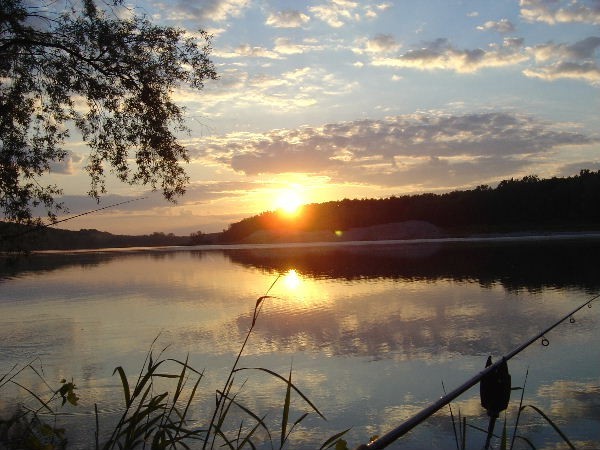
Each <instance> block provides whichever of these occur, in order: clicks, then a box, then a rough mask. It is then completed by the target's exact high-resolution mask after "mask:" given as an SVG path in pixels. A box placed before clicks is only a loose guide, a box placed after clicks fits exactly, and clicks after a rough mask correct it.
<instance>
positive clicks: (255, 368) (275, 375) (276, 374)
mask: <svg viewBox="0 0 600 450" xmlns="http://www.w3.org/2000/svg"><path fill="white" fill-rule="evenodd" d="M242 370H259V371H262V372H266V373H268V374H270V375H272V376H274V377H275V378H278V379H280V380H281V381H283V382H284V383H288V380H287V379H285V378H284V377H282V376H281V375H279V374H278V373H277V372H274V371H272V370H270V369H265V368H264V367H240V368H239V369H236V372H239V371H242ZM289 386H290V387H291V388H292V389H293V390H294V392H296V393H297V394H298V395H299V396H300V397H302V399H303V400H304V401H305V402H306V403H307V404H308V405H309V406H310V407H311V408H312V410H313V411H314V412H316V413H317V414H318V415H319V416H320V417H321V418H322V419H323V420H327V419H326V418H325V416H324V415H323V414H322V413H321V411H319V409H318V408H317V407H316V406H315V405H314V404H313V403H312V402H311V401H310V400H309V399H308V397H306V395H304V394H303V393H302V391H301V390H300V389H298V388H297V387H296V385H295V384H294V383H291V381H290V382H289Z"/></svg>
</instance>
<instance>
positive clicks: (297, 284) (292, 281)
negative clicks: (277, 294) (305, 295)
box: [283, 269, 302, 291]
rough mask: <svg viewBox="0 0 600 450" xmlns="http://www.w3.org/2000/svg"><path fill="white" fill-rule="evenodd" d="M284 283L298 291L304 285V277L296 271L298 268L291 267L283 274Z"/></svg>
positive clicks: (290, 288) (288, 287)
mask: <svg viewBox="0 0 600 450" xmlns="http://www.w3.org/2000/svg"><path fill="white" fill-rule="evenodd" d="M283 284H284V285H285V287H286V288H287V289H289V290H292V291H297V290H299V289H300V288H301V287H302V278H301V277H300V275H299V274H298V272H296V269H290V270H288V271H287V273H286V274H285V275H284V276H283Z"/></svg>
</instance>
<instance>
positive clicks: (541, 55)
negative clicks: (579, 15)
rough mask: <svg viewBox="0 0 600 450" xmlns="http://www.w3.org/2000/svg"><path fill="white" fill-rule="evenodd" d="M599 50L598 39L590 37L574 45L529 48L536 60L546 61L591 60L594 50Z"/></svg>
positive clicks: (599, 38)
mask: <svg viewBox="0 0 600 450" xmlns="http://www.w3.org/2000/svg"><path fill="white" fill-rule="evenodd" d="M598 48H600V37H598V36H591V37H588V38H586V39H583V40H581V41H578V42H576V43H574V44H571V45H568V44H553V43H548V44H541V45H537V46H535V47H532V48H531V51H532V53H533V55H534V56H535V58H536V60H539V61H547V60H551V59H558V60H561V61H564V60H585V59H593V58H594V54H595V52H596V50H598Z"/></svg>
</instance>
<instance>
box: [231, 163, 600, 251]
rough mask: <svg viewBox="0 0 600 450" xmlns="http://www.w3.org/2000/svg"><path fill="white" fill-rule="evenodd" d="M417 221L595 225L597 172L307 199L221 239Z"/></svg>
mask: <svg viewBox="0 0 600 450" xmlns="http://www.w3.org/2000/svg"><path fill="white" fill-rule="evenodd" d="M409 220H421V221H427V222H431V223H432V224H434V225H436V226H438V227H440V228H443V229H444V230H446V231H448V232H450V233H461V232H470V233H473V232H481V233H486V232H514V231H530V230H538V231H544V230H548V231H552V230H566V229H568V230H578V229H598V228H600V171H596V172H593V171H589V170H582V171H581V172H580V173H579V175H575V176H572V177H566V178H558V177H554V178H550V179H540V178H538V177H537V176H536V175H528V176H526V177H524V178H522V179H520V180H516V179H513V178H511V179H509V180H504V181H502V182H500V183H499V184H498V186H497V187H495V188H492V187H490V186H487V185H481V186H477V187H476V188H475V189H471V190H464V191H453V192H449V193H445V194H420V195H404V196H399V197H396V196H392V197H389V198H384V199H360V200H350V199H344V200H341V201H332V202H326V203H319V204H310V205H306V206H304V207H303V210H302V212H301V214H299V215H298V216H297V217H294V218H289V217H288V218H286V217H285V215H282V214H278V213H277V212H276V211H271V212H265V213H262V214H260V215H257V216H253V217H250V218H246V219H243V220H241V221H240V222H237V223H233V224H231V225H230V226H229V228H228V229H227V230H225V231H223V233H222V235H221V239H222V241H223V242H239V241H243V240H244V239H245V238H246V237H248V236H250V235H251V234H253V233H255V232H258V231H263V230H265V231H273V230H286V229H287V230H290V231H292V230H293V231H309V232H310V231H324V230H327V231H336V230H340V231H344V230H348V229H350V228H359V227H369V226H373V225H380V224H385V223H395V222H404V221H409Z"/></svg>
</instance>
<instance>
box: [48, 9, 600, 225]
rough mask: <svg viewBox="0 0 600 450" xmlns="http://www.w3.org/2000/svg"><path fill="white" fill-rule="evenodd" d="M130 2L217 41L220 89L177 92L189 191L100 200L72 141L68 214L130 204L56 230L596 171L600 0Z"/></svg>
mask: <svg viewBox="0 0 600 450" xmlns="http://www.w3.org/2000/svg"><path fill="white" fill-rule="evenodd" d="M128 5H129V6H130V7H131V8H134V9H135V10H136V12H137V13H142V14H146V15H147V16H148V17H149V18H151V19H152V20H153V21H154V22H156V23H158V24H161V25H169V26H178V27H182V28H185V29H187V30H189V32H190V33H194V32H196V31H197V30H198V29H203V30H206V31H208V32H209V33H211V34H212V35H213V41H212V45H213V50H212V53H211V59H212V60H213V62H214V63H215V65H216V69H217V73H218V75H219V79H218V80H216V81H209V82H207V83H206V85H205V87H204V89H203V90H201V91H191V90H189V89H184V88H182V89H180V90H179V91H177V92H176V93H175V96H176V98H177V100H178V101H179V103H180V104H181V105H183V106H185V107H186V118H187V124H188V126H189V128H190V130H191V131H190V133H189V135H184V136H182V143H183V144H184V145H185V146H186V148H187V149H188V151H189V153H190V157H191V161H190V163H189V164H186V165H185V167H186V170H187V172H188V174H189V176H190V184H189V186H188V188H187V193H186V194H185V195H184V196H183V197H181V198H179V200H178V203H177V204H175V205H174V204H171V203H169V202H167V201H166V200H164V199H162V198H161V196H160V194H159V193H151V192H148V190H147V189H145V188H140V187H131V186H129V185H123V184H119V183H118V182H115V181H113V180H109V183H108V185H107V187H108V190H109V192H108V194H106V195H105V196H103V197H102V200H101V203H100V204H99V205H97V204H96V203H95V202H94V201H93V200H91V199H90V198H89V197H87V196H86V192H87V191H88V190H89V179H88V178H87V175H86V173H85V171H84V170H83V168H84V166H85V163H86V148H85V146H84V145H83V144H81V143H77V142H72V143H70V144H69V145H70V147H69V149H70V156H69V158H68V159H67V160H66V161H65V162H64V163H62V164H60V165H58V164H57V165H55V166H54V167H53V173H52V175H51V176H50V178H51V179H52V181H53V182H56V183H57V184H58V185H60V186H61V187H62V188H63V190H64V197H63V201H64V205H65V206H66V207H67V208H68V209H69V211H70V212H69V214H65V215H63V216H61V217H59V219H62V218H66V217H69V216H72V215H75V214H80V213H82V212H85V211H88V210H91V209H94V208H99V207H100V208H102V207H106V206H110V205H113V204H115V203H120V202H125V201H129V200H133V201H130V202H129V203H126V204H123V205H120V206H115V207H110V208H107V209H105V210H103V211H101V212H98V213H94V214H89V215H86V216H82V217H79V218H76V219H73V220H70V221H67V222H65V223H64V224H61V228H69V229H80V228H96V229H99V230H103V231H109V232H112V233H123V234H147V233H151V232H165V233H175V234H178V235H187V234H189V233H191V232H195V231H202V232H216V231H221V230H223V229H226V228H227V226H228V225H229V224H230V223H233V222H237V221H239V220H241V219H243V218H245V217H250V216H253V215H256V214H259V213H261V212H264V211H270V210H275V209H277V208H279V207H281V206H283V205H285V204H286V203H291V202H298V201H300V202H302V203H320V202H325V201H331V200H341V199H343V198H385V197H389V196H392V195H396V196H400V195H406V194H409V195H410V194H418V193H423V192H433V193H443V192H448V191H452V190H462V189H472V188H474V187H476V186H478V185H482V184H487V185H490V186H492V187H494V186H495V185H496V184H497V183H498V182H500V181H501V180H503V179H509V178H521V177H523V176H526V175H532V174H535V175H538V176H539V177H540V178H548V177H553V176H559V177H564V176H572V175H576V174H578V173H579V171H580V170H581V169H589V170H599V169H600V132H599V130H600V127H599V126H598V125H599V124H600V0H568V1H563V0H521V1H519V0H494V1H468V0H464V1H458V0H439V1H438V0H420V1H416V0H415V1H412V0H411V1H409V0H375V1H371V0H367V1H350V0H311V1H305V2H300V1H270V0H206V1H201V0H196V1H191V0H172V1H167V0H162V1H161V0H139V1H137V0H131V1H130V2H129V3H128ZM294 196H295V197H294ZM141 197H143V199H140V200H136V199H139V198H141Z"/></svg>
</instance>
